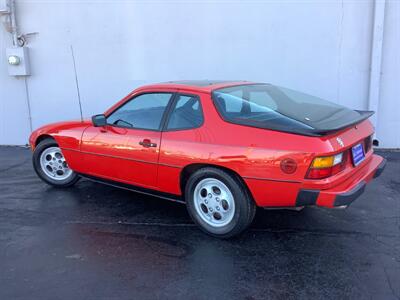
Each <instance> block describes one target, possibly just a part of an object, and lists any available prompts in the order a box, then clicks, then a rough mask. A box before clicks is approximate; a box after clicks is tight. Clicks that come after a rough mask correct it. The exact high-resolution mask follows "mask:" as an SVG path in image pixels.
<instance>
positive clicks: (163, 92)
mask: <svg viewBox="0 0 400 300" xmlns="http://www.w3.org/2000/svg"><path fill="white" fill-rule="evenodd" d="M146 94H171V97H170V98H169V100H168V104H167V106H166V107H165V110H164V113H163V115H162V117H161V121H160V125H159V126H158V129H149V128H140V127H129V126H123V125H117V124H109V123H107V126H111V127H117V128H125V129H134V130H145V131H153V132H161V131H162V129H163V126H164V122H165V119H166V118H167V116H168V112H169V110H170V109H171V106H172V104H173V103H174V102H175V98H176V94H177V91H176V90H171V91H146V92H142V93H138V94H135V95H134V96H132V97H131V98H129V99H128V100H126V101H125V102H124V103H122V104H121V105H119V106H118V107H116V108H115V109H113V110H112V111H111V112H110V113H108V114H107V115H106V116H105V117H106V120H107V119H108V117H109V116H111V115H112V114H113V113H114V112H115V111H117V110H118V109H120V108H121V107H122V106H124V105H125V104H127V103H128V102H130V101H132V100H134V99H135V98H137V97H140V96H143V95H146Z"/></svg>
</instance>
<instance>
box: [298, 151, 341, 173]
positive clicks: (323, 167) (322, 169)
mask: <svg viewBox="0 0 400 300" xmlns="http://www.w3.org/2000/svg"><path fill="white" fill-rule="evenodd" d="M347 156H348V154H347V151H345V152H342V153H339V154H336V155H332V156H321V157H316V158H314V160H313V162H312V164H311V166H310V168H309V169H308V172H307V175H306V178H308V179H323V178H327V177H329V176H332V175H335V174H337V173H339V172H340V171H343V170H344V168H345V167H346V162H347Z"/></svg>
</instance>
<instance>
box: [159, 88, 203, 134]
mask: <svg viewBox="0 0 400 300" xmlns="http://www.w3.org/2000/svg"><path fill="white" fill-rule="evenodd" d="M179 96H186V97H192V98H197V100H198V101H199V107H200V112H201V124H200V125H199V126H195V127H182V128H173V129H168V123H169V120H170V118H171V115H172V113H173V112H174V109H175V107H176V105H177V104H178V100H179ZM164 121H165V122H164V124H163V126H162V130H161V131H162V132H173V131H183V130H190V129H197V128H200V127H202V126H203V125H204V112H203V105H202V104H201V97H200V96H199V95H198V94H191V93H185V92H179V91H178V92H176V93H175V95H174V98H173V99H172V104H171V106H170V108H169V111H168V114H167V116H166V118H165V120H164Z"/></svg>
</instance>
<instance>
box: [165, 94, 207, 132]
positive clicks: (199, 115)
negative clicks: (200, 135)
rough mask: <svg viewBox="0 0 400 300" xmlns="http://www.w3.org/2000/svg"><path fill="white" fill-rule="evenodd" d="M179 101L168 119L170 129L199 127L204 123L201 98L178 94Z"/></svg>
mask: <svg viewBox="0 0 400 300" xmlns="http://www.w3.org/2000/svg"><path fill="white" fill-rule="evenodd" d="M178 97H179V98H178V101H177V102H176V105H175V108H174V110H173V111H172V113H171V117H170V118H169V121H168V126H167V129H168V130H171V129H172V130H176V129H189V128H197V127H200V126H201V124H203V112H202V109H201V104H200V100H199V98H198V97H196V96H194V97H193V96H185V95H178Z"/></svg>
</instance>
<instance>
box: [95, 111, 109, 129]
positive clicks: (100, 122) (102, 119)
mask: <svg viewBox="0 0 400 300" xmlns="http://www.w3.org/2000/svg"><path fill="white" fill-rule="evenodd" d="M92 123H93V126H94V127H103V126H106V125H107V120H106V116H105V115H103V114H100V115H94V116H93V117H92Z"/></svg>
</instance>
